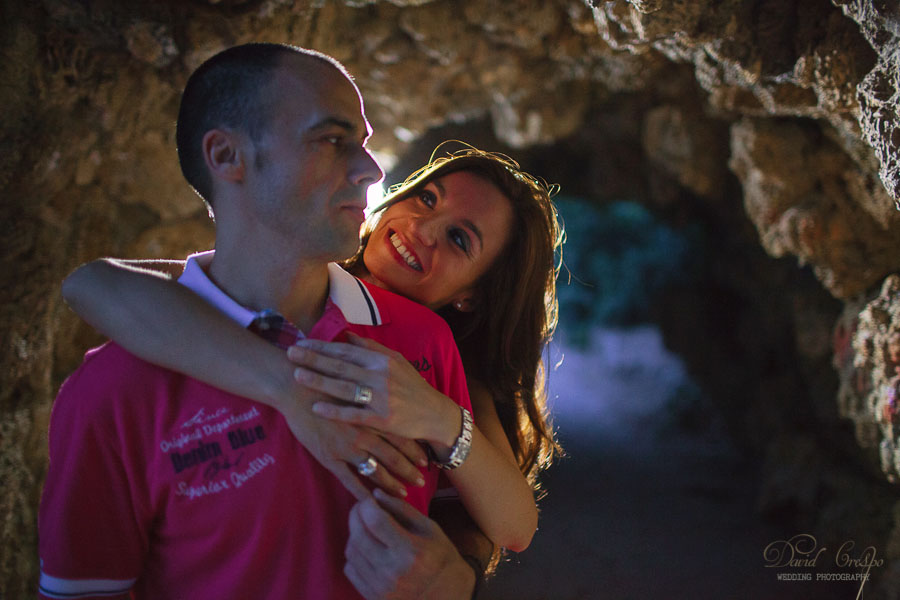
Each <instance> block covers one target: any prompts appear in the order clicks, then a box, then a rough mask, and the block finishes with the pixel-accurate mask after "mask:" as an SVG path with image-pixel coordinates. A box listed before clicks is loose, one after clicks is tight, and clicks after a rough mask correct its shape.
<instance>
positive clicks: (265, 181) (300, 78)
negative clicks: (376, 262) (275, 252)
mask: <svg viewBox="0 0 900 600" xmlns="http://www.w3.org/2000/svg"><path fill="white" fill-rule="evenodd" d="M299 60H300V59H298V58H294V57H291V58H289V59H287V60H286V61H285V62H284V64H283V65H282V67H281V68H280V69H279V70H278V72H277V76H276V77H275V78H274V80H273V82H272V85H271V86H269V88H268V90H266V91H265V92H263V93H268V94H274V95H275V96H274V99H273V101H271V102H269V103H268V104H269V105H270V106H271V107H272V111H271V114H269V115H268V118H267V122H268V125H267V127H266V128H265V131H263V132H262V133H261V135H259V136H258V139H256V140H254V141H252V142H250V144H249V148H250V151H249V154H248V156H247V157H246V160H247V163H246V168H247V171H246V177H245V181H244V182H245V185H246V192H247V196H245V198H246V199H247V201H248V202H250V204H251V206H250V210H249V211H247V213H246V214H248V217H249V218H252V219H256V220H257V221H258V223H259V225H260V226H261V229H262V230H263V231H265V233H266V234H267V235H268V234H271V235H273V236H277V237H279V238H281V239H283V240H285V241H286V242H287V243H290V241H291V240H293V241H295V242H296V244H297V245H298V246H297V248H298V250H300V251H301V252H302V254H303V255H304V256H306V257H315V258H317V259H324V260H337V259H342V258H346V257H348V256H351V255H352V254H353V253H354V252H355V251H356V248H357V246H358V244H359V227H360V225H361V224H362V221H363V218H364V216H363V208H365V206H366V190H367V189H368V187H369V186H370V185H371V184H373V183H376V182H377V181H379V180H380V179H381V178H382V176H383V175H384V174H383V172H382V171H381V168H380V167H379V166H378V164H377V163H376V162H375V160H374V158H372V155H371V154H370V153H369V151H368V150H367V149H366V147H365V144H366V141H367V140H368V137H369V135H370V133H371V128H370V127H369V123H368V121H367V120H366V116H365V113H364V110H363V105H362V99H361V98H360V96H359V93H358V91H357V90H356V87H355V86H354V85H353V84H352V83H351V82H350V81H349V80H348V79H347V78H346V77H345V76H344V75H343V74H341V73H340V72H339V71H337V70H336V69H334V68H331V67H329V66H327V65H318V64H313V65H312V66H311V65H310V64H309V62H306V63H299V64H298V61H299Z"/></svg>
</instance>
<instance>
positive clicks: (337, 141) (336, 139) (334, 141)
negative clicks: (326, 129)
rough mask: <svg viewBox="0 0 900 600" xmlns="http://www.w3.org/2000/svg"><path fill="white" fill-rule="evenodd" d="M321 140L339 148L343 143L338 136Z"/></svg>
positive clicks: (330, 136)
mask: <svg viewBox="0 0 900 600" xmlns="http://www.w3.org/2000/svg"><path fill="white" fill-rule="evenodd" d="M323 139H324V140H325V142H326V143H329V144H334V145H335V146H339V145H340V144H341V142H342V141H343V138H342V137H341V136H339V135H329V136H327V137H325V138H323Z"/></svg>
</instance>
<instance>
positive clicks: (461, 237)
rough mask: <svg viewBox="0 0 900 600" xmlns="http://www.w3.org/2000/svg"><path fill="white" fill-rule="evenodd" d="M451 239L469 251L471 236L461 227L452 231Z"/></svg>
mask: <svg viewBox="0 0 900 600" xmlns="http://www.w3.org/2000/svg"><path fill="white" fill-rule="evenodd" d="M450 241H452V242H453V243H454V244H456V245H457V246H459V247H460V248H462V249H463V250H465V251H466V252H468V251H469V238H468V236H466V234H465V233H463V232H462V231H461V230H459V229H453V230H451V231H450Z"/></svg>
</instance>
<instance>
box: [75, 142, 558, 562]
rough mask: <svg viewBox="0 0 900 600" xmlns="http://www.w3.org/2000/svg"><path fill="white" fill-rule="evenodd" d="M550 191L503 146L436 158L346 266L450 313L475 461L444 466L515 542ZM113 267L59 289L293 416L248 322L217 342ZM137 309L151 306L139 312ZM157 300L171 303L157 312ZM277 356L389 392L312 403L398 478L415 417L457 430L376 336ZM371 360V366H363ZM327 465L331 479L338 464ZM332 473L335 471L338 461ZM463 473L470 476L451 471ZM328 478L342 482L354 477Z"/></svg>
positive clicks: (544, 320)
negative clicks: (470, 411)
mask: <svg viewBox="0 0 900 600" xmlns="http://www.w3.org/2000/svg"><path fill="white" fill-rule="evenodd" d="M549 192H550V190H549V189H548V188H547V187H546V186H545V185H544V184H542V183H541V182H539V181H537V180H535V179H534V178H532V177H530V176H529V175H527V174H525V173H523V172H522V171H520V170H519V168H518V165H517V164H516V163H514V162H513V161H511V160H509V159H508V158H506V157H503V156H500V155H496V154H491V153H486V152H482V151H479V150H475V149H469V150H465V151H462V152H458V153H456V154H453V155H449V156H447V157H443V158H438V159H433V160H432V161H430V162H429V164H428V165H426V166H425V167H423V168H422V169H420V170H419V171H417V172H416V173H414V174H413V175H411V176H410V177H409V178H408V179H407V180H406V181H405V182H404V183H403V184H401V185H400V186H398V187H397V188H396V189H394V190H392V191H391V193H390V194H389V195H388V197H387V198H386V201H385V203H384V204H383V205H382V207H380V208H379V210H378V211H377V212H376V215H375V218H373V219H371V220H370V221H369V223H368V224H367V225H366V228H365V231H364V235H363V240H362V245H361V247H360V250H359V252H358V253H357V255H356V256H355V257H354V258H353V259H351V260H350V261H348V263H347V265H346V267H347V268H348V270H350V271H351V272H353V273H354V274H356V275H357V276H359V277H360V278H362V279H365V280H368V281H369V282H371V283H375V284H377V285H381V286H382V287H385V288H387V289H389V290H392V291H395V292H398V293H400V294H402V295H405V296H407V297H409V298H411V299H413V300H416V301H418V302H420V303H422V304H424V305H426V306H428V307H429V308H432V309H433V310H435V311H437V312H438V313H439V314H441V315H442V316H443V317H444V318H445V319H446V320H447V322H448V323H449V324H450V326H451V329H452V330H453V333H454V337H455V338H456V340H457V343H458V344H459V347H460V351H461V355H462V357H463V361H464V364H465V367H466V373H467V376H468V379H469V389H470V395H471V398H472V404H473V408H474V412H475V415H476V430H475V433H474V435H475V438H476V441H473V445H472V455H471V456H470V458H469V459H468V461H469V462H470V463H472V464H473V465H474V466H471V467H469V468H468V469H465V470H463V469H459V470H454V471H450V472H449V473H448V476H449V478H450V480H451V482H452V483H453V484H454V485H455V486H456V487H457V488H458V489H459V491H460V495H461V497H462V499H463V502H464V504H465V505H466V507H467V509H468V510H469V512H470V513H471V514H472V516H473V518H475V520H476V522H477V523H478V524H479V526H480V527H481V528H482V530H483V531H484V532H485V533H486V534H487V535H488V537H490V538H491V539H493V540H494V541H495V543H497V544H498V545H502V546H507V547H510V548H511V549H515V550H521V549H524V547H525V546H527V545H528V543H529V542H530V539H531V536H532V534H533V532H534V529H535V526H536V511H535V509H534V499H533V496H532V495H531V492H530V491H527V490H528V489H529V488H528V485H527V484H524V479H523V478H522V475H524V476H525V478H527V481H528V482H529V483H531V484H532V485H534V482H535V476H536V474H537V473H538V472H539V471H540V469H541V468H543V467H544V466H546V465H547V464H548V462H549V460H550V459H551V458H552V455H553V452H554V451H555V450H556V449H557V448H558V447H557V446H556V442H555V441H554V439H553V434H552V430H551V428H550V426H549V423H548V421H547V416H546V412H545V410H546V409H545V394H544V386H543V377H542V370H541V354H542V350H543V348H544V346H545V345H546V342H547V341H548V339H549V336H550V334H551V333H552V331H553V329H554V326H555V324H556V298H555V274H556V272H555V268H554V265H555V262H554V253H555V250H556V248H558V246H559V244H560V242H561V233H560V230H559V227H558V224H557V220H556V215H555V211H554V209H553V207H552V204H551V202H550V197H549V196H550V193H549ZM121 266H122V265H121V264H120V265H118V266H117V265H116V264H115V262H114V261H112V262H111V261H96V262H95V263H92V264H89V265H87V266H85V267H82V268H81V269H79V270H77V271H76V272H75V273H73V274H72V275H71V276H70V277H69V279H67V281H66V283H65V284H64V288H63V293H64V296H65V297H66V300H67V301H68V302H69V303H70V304H71V305H72V306H73V308H74V309H75V310H76V311H77V312H79V314H81V315H82V316H83V317H84V318H85V320H87V321H88V322H89V323H91V324H93V325H95V326H96V327H97V328H98V329H100V330H101V331H103V332H104V333H106V334H107V335H109V336H110V337H111V338H113V339H115V340H117V341H119V342H120V343H121V344H122V345H123V346H125V347H126V348H127V349H129V350H131V351H132V352H134V353H135V354H137V355H138V356H141V357H143V358H145V359H147V360H150V361H151V362H157V363H159V364H162V365H164V366H167V367H170V368H174V369H176V370H179V371H182V372H185V373H187V374H188V375H191V376H193V377H196V378H198V379H200V380H203V381H207V382H210V383H213V384H214V385H216V386H217V387H220V388H224V389H226V390H228V391H232V392H235V393H238V394H241V395H243V396H247V397H250V398H253V399H256V400H259V401H261V402H264V403H266V404H270V405H272V406H274V407H275V408H277V409H279V410H281V411H282V412H283V413H284V414H285V416H286V417H287V419H288V422H289V423H290V424H291V425H292V428H293V427H294V425H293V422H292V416H291V413H292V411H293V410H295V408H294V407H293V404H292V402H291V401H290V398H291V394H292V393H295V391H296V390H295V389H294V388H290V386H286V385H281V384H279V383H278V382H283V378H281V379H280V378H279V377H280V375H277V374H273V372H272V367H271V365H272V364H273V361H272V360H270V359H271V357H272V354H271V353H272V351H273V347H272V346H270V345H268V344H266V343H264V342H262V341H261V340H259V339H257V338H254V337H253V336H251V335H250V334H247V333H246V332H240V334H243V335H242V336H240V337H239V339H240V340H241V342H240V345H239V346H237V347H236V346H233V345H231V344H218V343H216V342H215V341H214V337H212V334H213V328H214V327H215V328H216V331H221V332H227V334H228V335H232V334H234V335H235V336H239V334H238V332H236V331H234V330H235V329H237V328H236V327H235V326H234V325H233V324H231V323H228V324H225V323H223V322H222V320H221V319H222V318H221V316H220V315H217V314H215V311H213V310H212V309H208V308H206V307H201V306H200V305H198V304H197V303H196V299H195V298H190V299H189V298H188V297H189V296H191V294H189V293H186V291H185V290H182V289H180V286H173V285H171V284H170V283H163V282H160V281H159V279H154V278H152V277H147V276H146V275H141V274H135V272H134V269H133V268H128V267H126V268H125V269H122V268H119V267H121ZM147 298H150V299H151V301H150V302H149V303H148V302H147ZM189 302H194V304H193V305H191V307H190V310H187V311H186V310H182V309H183V308H185V303H189ZM167 303H169V304H167ZM171 303H175V304H171ZM147 304H150V305H152V306H153V307H154V308H153V310H152V311H150V310H143V307H145V306H146V305H147ZM200 304H202V303H200ZM160 306H163V307H166V306H168V307H170V308H171V307H172V306H178V307H179V310H169V311H166V315H165V316H161V315H160V312H161V311H158V309H159V307H160ZM204 309H205V310H204ZM176 313H185V314H192V315H193V316H192V317H191V323H187V324H186V323H179V324H178V325H177V326H173V323H172V322H171V320H170V319H171V318H173V317H171V315H174V314H176ZM167 319H168V320H167ZM204 323H207V325H204ZM135 324H139V325H138V326H137V327H135ZM186 333H187V334H189V335H185V334H186ZM235 339H238V338H237V337H236V338H235ZM231 348H239V349H238V350H234V351H232V350H231ZM229 353H231V354H230V355H229ZM289 356H291V358H292V359H293V360H295V361H296V362H297V364H298V365H299V367H298V368H297V370H296V372H295V374H294V375H295V377H296V378H297V380H298V381H300V382H301V383H303V384H305V385H306V386H307V387H308V388H311V389H313V390H317V391H321V392H324V393H326V394H329V395H331V396H335V397H338V398H339V399H345V400H349V399H350V397H347V391H346V390H348V389H354V388H355V387H356V386H365V387H368V388H370V389H378V390H382V391H387V390H390V393H389V394H387V393H379V394H375V397H376V398H383V399H385V400H386V401H387V400H389V402H388V403H387V404H382V405H379V406H375V405H374V403H373V406H370V407H368V408H353V407H342V406H338V405H335V404H330V403H321V402H320V403H317V404H316V405H315V407H314V410H315V411H316V412H317V413H318V414H319V415H321V416H323V417H327V418H329V419H335V420H342V421H345V422H347V423H360V424H364V425H367V426H371V427H374V428H375V429H377V430H379V431H380V432H382V434H383V436H382V437H383V438H384V439H386V440H387V441H388V442H390V443H389V444H386V443H384V442H383V441H377V440H374V441H373V440H371V439H370V441H368V442H366V443H367V444H368V445H369V447H367V448H365V450H366V452H367V453H368V454H371V455H372V456H374V457H376V458H377V459H378V461H379V462H380V463H381V464H384V465H386V466H388V468H389V469H390V470H391V471H392V472H393V473H396V474H398V475H399V476H401V477H404V478H406V479H407V480H408V481H413V480H414V478H415V477H416V475H414V474H413V471H410V470H409V468H408V467H409V466H410V465H405V464H404V463H403V461H402V460H398V457H397V454H398V452H397V450H399V451H400V452H401V453H402V454H404V455H406V456H407V457H408V459H409V461H411V462H418V461H420V460H421V458H422V457H421V456H419V455H418V454H417V450H416V448H415V446H410V444H409V443H408V442H405V441H403V440H402V439H401V438H410V439H419V438H425V436H424V435H420V434H421V432H422V431H423V430H424V429H423V428H425V426H426V424H427V423H430V424H431V425H432V430H437V429H438V428H439V427H443V429H444V430H445V431H456V432H458V431H459V426H460V425H459V412H458V410H456V411H448V410H446V408H447V402H449V399H446V398H445V397H443V396H442V395H440V394H438V393H437V392H435V391H434V390H433V389H432V388H430V387H429V386H427V384H425V383H424V380H422V379H421V378H420V377H418V375H417V374H416V372H415V370H414V369H413V368H412V367H411V366H410V365H409V363H407V362H406V361H403V360H398V359H397V356H396V355H392V353H391V351H389V350H387V349H386V348H382V347H379V346H378V345H377V344H375V343H374V342H371V341H368V340H362V339H355V338H351V339H350V343H349V344H339V343H332V344H324V343H322V342H315V341H312V340H310V341H308V342H307V343H305V344H303V345H301V346H300V347H294V348H291V349H290V350H289ZM223 357H224V359H225V360H224V362H223ZM378 357H382V358H384V357H387V358H388V359H391V360H381V361H379V360H378ZM376 364H377V365H381V366H382V368H381V369H380V370H379V369H378V368H371V367H372V366H373V365H376ZM223 365H226V366H223ZM227 365H233V366H234V368H233V369H232V368H229V367H228V366H227ZM360 367H367V368H360ZM273 382H274V383H273ZM436 396H440V398H437V397H436ZM351 397H352V395H351ZM445 401H446V402H445ZM423 407H432V408H434V410H424V409H423ZM441 407H442V408H443V411H441V410H439V409H440V408H441ZM295 431H296V430H295ZM298 437H299V436H298ZM476 442H477V443H476ZM304 445H307V443H305V444H304ZM320 450H322V449H320ZM314 454H316V456H317V458H319V459H320V460H323V455H328V458H327V460H330V461H332V463H333V462H335V461H337V462H340V461H341V460H344V461H346V462H348V463H350V464H352V465H354V466H356V464H357V462H358V459H356V458H354V457H358V456H359V451H358V449H357V450H356V451H353V452H347V450H346V449H339V448H329V449H325V450H324V451H322V452H314ZM497 456H500V457H506V458H508V461H509V463H512V464H513V465H515V466H517V467H518V469H512V470H513V471H514V472H515V473H519V475H518V478H519V480H520V481H522V483H521V484H520V483H518V482H517V481H516V476H515V475H511V474H510V470H509V469H508V468H503V467H502V465H501V464H499V463H498V461H497ZM500 462H502V460H501V461H500ZM323 464H324V460H323ZM326 466H327V467H328V468H329V469H331V470H332V472H334V473H335V474H336V475H339V476H340V474H339V472H340V469H335V468H333V464H332V465H331V466H329V465H327V464H326ZM343 471H344V474H345V475H346V472H347V469H346V467H344V469H343ZM463 471H465V472H467V473H475V472H477V473H479V474H478V475H466V476H463V475H462V473H463ZM361 472H362V471H361ZM372 475H373V477H372V479H373V481H374V482H375V483H376V484H378V485H380V486H381V487H384V488H385V489H386V490H387V491H391V492H393V493H395V494H397V495H403V490H404V488H403V487H402V486H401V485H399V483H398V482H397V481H396V479H395V478H394V477H392V476H391V475H390V474H388V473H386V472H385V470H384V469H377V470H376V471H375V473H374V474H372ZM341 480H342V481H343V482H344V483H345V485H347V486H348V488H351V487H352V486H353V481H352V480H353V478H352V477H349V478H348V477H341ZM356 485H359V484H358V482H357V483H356ZM523 486H524V487H523ZM492 488H493V489H492ZM523 489H524V490H526V491H527V496H528V498H527V499H526V498H524V495H523V492H522V490H523ZM351 491H354V492H355V490H354V489H351ZM504 495H505V496H504ZM500 521H503V522H502V523H501V522H500Z"/></svg>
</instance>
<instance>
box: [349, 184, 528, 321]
mask: <svg viewBox="0 0 900 600" xmlns="http://www.w3.org/2000/svg"><path fill="white" fill-rule="evenodd" d="M512 220H513V215H512V205H511V204H510V201H509V200H508V199H507V198H506V196H504V195H503V193H502V192H501V191H500V190H499V189H498V188H497V187H496V186H495V185H494V184H493V183H490V182H489V181H488V180H487V179H484V178H483V177H480V176H478V175H474V174H472V173H470V172H468V171H457V172H454V173H450V174H449V175H444V176H443V177H438V178H436V179H434V180H432V181H430V182H429V183H428V184H427V185H426V186H425V187H424V188H423V189H422V190H421V192H420V193H419V194H417V195H415V196H410V197H407V198H405V199H403V200H401V201H399V202H397V203H395V204H394V205H392V206H391V207H390V208H388V209H386V210H385V211H384V213H383V214H382V216H381V220H380V221H379V222H378V225H377V226H376V227H375V230H374V231H373V232H372V235H371V237H370V238H369V243H368V245H367V246H366V249H365V252H364V254H363V261H364V262H365V265H366V268H367V269H368V271H369V274H370V275H371V276H372V278H373V279H374V280H375V281H376V282H377V283H378V284H379V285H381V286H382V287H384V288H386V289H388V290H391V291H393V292H396V293H398V294H401V295H403V296H406V297H407V298H410V299H412V300H415V301H416V302H419V303H421V304H424V305H425V306H427V307H429V308H431V309H437V308H440V307H442V306H445V305H447V304H450V303H454V304H455V303H456V302H458V301H461V302H463V307H464V308H469V307H470V306H471V305H470V300H471V296H472V287H473V286H474V284H475V282H476V281H478V278H479V277H481V275H483V274H484V273H485V272H486V271H487V270H488V269H489V268H490V266H491V265H492V264H493V262H494V260H496V259H497V257H498V256H499V255H500V252H501V251H502V250H503V248H504V247H505V246H506V242H507V241H508V240H509V236H510V232H511V229H512Z"/></svg>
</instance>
